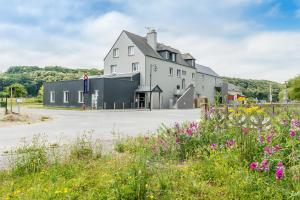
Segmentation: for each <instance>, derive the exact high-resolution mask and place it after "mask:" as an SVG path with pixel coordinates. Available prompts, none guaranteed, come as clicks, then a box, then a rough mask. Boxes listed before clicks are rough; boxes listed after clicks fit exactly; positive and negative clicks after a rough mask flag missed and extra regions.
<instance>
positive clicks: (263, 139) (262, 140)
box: [259, 136, 265, 144]
mask: <svg viewBox="0 0 300 200" xmlns="http://www.w3.org/2000/svg"><path fill="white" fill-rule="evenodd" d="M264 141H265V137H264V136H260V137H259V142H260V143H261V144H263V143H264Z"/></svg>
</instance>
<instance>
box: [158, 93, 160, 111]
mask: <svg viewBox="0 0 300 200" xmlns="http://www.w3.org/2000/svg"><path fill="white" fill-rule="evenodd" d="M158 105H159V109H160V92H159V93H158Z"/></svg>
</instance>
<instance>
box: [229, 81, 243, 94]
mask: <svg viewBox="0 0 300 200" xmlns="http://www.w3.org/2000/svg"><path fill="white" fill-rule="evenodd" d="M228 91H235V92H241V88H240V87H238V86H236V85H234V84H231V83H228Z"/></svg>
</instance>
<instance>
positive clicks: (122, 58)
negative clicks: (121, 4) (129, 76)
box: [104, 32, 145, 84]
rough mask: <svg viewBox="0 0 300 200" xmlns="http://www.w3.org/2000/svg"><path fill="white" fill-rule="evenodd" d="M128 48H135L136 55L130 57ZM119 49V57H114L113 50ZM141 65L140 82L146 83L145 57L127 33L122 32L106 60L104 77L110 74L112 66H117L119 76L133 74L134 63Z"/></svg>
mask: <svg viewBox="0 0 300 200" xmlns="http://www.w3.org/2000/svg"><path fill="white" fill-rule="evenodd" d="M128 46H134V55H132V56H130V55H128ZM115 48H118V49H119V57H118V58H114V57H113V49H115ZM135 62H138V63H139V71H140V73H141V77H140V82H141V84H142V83H144V82H145V79H144V74H145V56H144V54H143V53H142V52H141V51H140V50H139V49H138V47H136V46H135V45H134V43H133V42H132V41H131V40H130V39H129V38H128V36H127V35H126V33H125V32H122V33H121V35H120V36H119V38H118V39H117V41H116V42H115V44H114V45H113V47H112V48H111V50H110V51H109V52H108V54H107V56H106V57H105V59H104V75H107V74H110V73H111V71H110V70H111V69H110V66H111V65H117V74H122V73H130V72H132V63H135Z"/></svg>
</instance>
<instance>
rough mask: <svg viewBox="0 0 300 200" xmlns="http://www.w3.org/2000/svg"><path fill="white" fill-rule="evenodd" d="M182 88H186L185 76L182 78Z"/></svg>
mask: <svg viewBox="0 0 300 200" xmlns="http://www.w3.org/2000/svg"><path fill="white" fill-rule="evenodd" d="M181 88H182V89H185V79H184V78H183V79H182V82H181Z"/></svg>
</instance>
